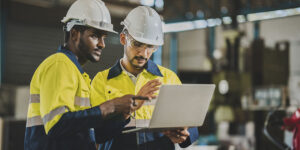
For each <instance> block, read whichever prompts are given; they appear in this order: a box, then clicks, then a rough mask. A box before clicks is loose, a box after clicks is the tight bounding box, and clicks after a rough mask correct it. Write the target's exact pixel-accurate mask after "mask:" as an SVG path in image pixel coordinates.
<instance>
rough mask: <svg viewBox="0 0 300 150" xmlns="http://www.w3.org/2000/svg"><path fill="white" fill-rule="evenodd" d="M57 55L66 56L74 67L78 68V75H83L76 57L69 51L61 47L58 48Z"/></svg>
mask: <svg viewBox="0 0 300 150" xmlns="http://www.w3.org/2000/svg"><path fill="white" fill-rule="evenodd" d="M57 52H58V53H64V54H65V55H66V56H68V58H69V59H70V60H71V61H72V62H73V63H74V64H75V65H76V67H77V68H78V70H79V71H80V73H81V74H82V73H84V71H83V69H82V67H81V65H80V64H79V62H78V59H77V58H76V55H75V54H74V53H73V52H72V51H70V50H67V49H65V48H64V47H63V46H60V47H59V48H58V50H57Z"/></svg>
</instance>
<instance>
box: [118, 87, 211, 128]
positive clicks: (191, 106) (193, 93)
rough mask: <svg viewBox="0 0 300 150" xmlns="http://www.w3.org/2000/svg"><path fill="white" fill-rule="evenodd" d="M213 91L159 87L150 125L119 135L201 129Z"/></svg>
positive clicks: (201, 88)
mask: <svg viewBox="0 0 300 150" xmlns="http://www.w3.org/2000/svg"><path fill="white" fill-rule="evenodd" d="M214 89H215V85H214V84H182V85H162V86H161V87H160V92H159V94H158V97H157V101H156V104H155V108H154V111H153V114H152V119H151V120H150V122H147V124H146V125H145V123H142V124H141V125H139V124H138V123H136V125H135V126H136V128H134V129H129V130H126V129H125V130H124V131H123V133H131V132H137V131H146V132H148V131H149V132H150V131H157V130H166V129H171V128H182V127H198V126H202V124H203V122H204V119H205V116H206V113H207V110H208V107H209V104H210V101H211V99H212V96H213V93H214Z"/></svg>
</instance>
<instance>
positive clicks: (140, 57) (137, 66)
mask: <svg viewBox="0 0 300 150" xmlns="http://www.w3.org/2000/svg"><path fill="white" fill-rule="evenodd" d="M134 59H136V60H139V59H144V60H146V63H145V64H144V65H143V66H139V65H135V64H134V63H133V61H134ZM147 61H148V59H147V58H145V57H143V56H134V57H133V58H132V59H130V60H129V62H130V64H131V65H132V66H133V67H135V68H136V69H144V68H145V65H146V64H147Z"/></svg>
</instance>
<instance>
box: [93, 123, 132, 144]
mask: <svg viewBox="0 0 300 150" xmlns="http://www.w3.org/2000/svg"><path fill="white" fill-rule="evenodd" d="M129 122H130V119H127V120H125V121H122V120H121V119H117V120H109V121H105V123H104V126H103V127H101V128H95V139H96V143H104V142H106V141H107V140H110V139H112V138H113V137H115V136H117V135H119V134H121V132H122V130H123V128H124V127H125V125H126V124H128V123H129Z"/></svg>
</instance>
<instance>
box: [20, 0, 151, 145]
mask: <svg viewBox="0 0 300 150" xmlns="http://www.w3.org/2000/svg"><path fill="white" fill-rule="evenodd" d="M62 22H63V23H65V27H64V30H65V44H64V45H63V46H61V47H60V48H59V49H58V51H57V53H55V54H53V55H51V56H49V57H48V58H46V59H45V60H44V61H43V62H42V63H41V64H40V65H39V67H38V68H37V69H36V71H35V73H34V75H33V77H32V80H31V83H30V102H29V109H28V115H27V116H28V117H27V124H26V133H25V141H24V146H25V150H95V149H96V147H95V143H93V140H92V138H91V137H90V128H96V127H99V128H104V126H103V125H104V124H109V125H110V126H112V127H113V126H120V127H122V126H124V125H126V124H127V123H128V122H129V120H130V119H128V118H129V116H130V113H131V112H133V111H134V110H135V109H136V107H135V106H133V100H132V96H133V95H124V96H122V97H119V98H118V97H115V98H113V99H112V100H110V101H107V102H105V103H102V104H101V105H91V102H90V98H89V97H90V81H91V80H90V78H89V76H88V75H87V74H86V73H85V72H84V71H83V69H82V66H83V65H84V64H85V63H86V62H87V61H88V60H90V61H92V62H97V61H99V59H100V55H101V52H102V50H103V48H105V42H104V38H105V37H106V35H107V33H108V32H113V33H115V31H113V25H112V24H111V18H110V14H109V11H108V9H107V8H106V6H105V4H104V3H103V2H102V1H101V0H78V1H76V2H75V3H73V4H72V6H71V7H70V9H69V10H68V13H67V15H66V17H65V18H64V19H63V20H62ZM149 87H150V88H149ZM147 90H148V91H143V93H144V95H143V96H148V95H149V94H147V92H149V93H152V92H154V91H155V89H154V87H153V88H152V89H151V86H148V87H147ZM148 97H150V98H151V96H148ZM107 128H109V127H107Z"/></svg>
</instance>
